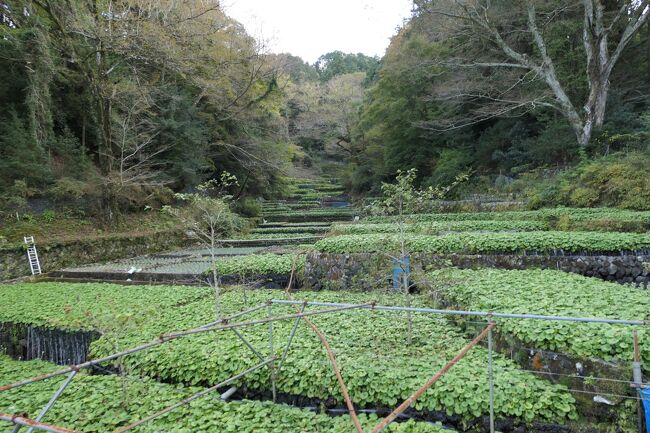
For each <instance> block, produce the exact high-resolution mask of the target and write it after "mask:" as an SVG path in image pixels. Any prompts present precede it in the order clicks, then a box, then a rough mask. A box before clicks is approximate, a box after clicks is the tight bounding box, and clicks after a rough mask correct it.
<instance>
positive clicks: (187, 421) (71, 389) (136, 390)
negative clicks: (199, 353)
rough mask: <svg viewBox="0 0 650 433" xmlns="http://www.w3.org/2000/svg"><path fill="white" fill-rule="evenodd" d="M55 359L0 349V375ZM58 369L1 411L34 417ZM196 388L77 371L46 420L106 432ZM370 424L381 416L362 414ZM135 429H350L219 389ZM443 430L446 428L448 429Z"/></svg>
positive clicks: (420, 426) (7, 396)
mask: <svg viewBox="0 0 650 433" xmlns="http://www.w3.org/2000/svg"><path fill="white" fill-rule="evenodd" d="M59 368H60V367H59V366H56V365H53V364H50V363H46V362H42V361H28V362H24V361H14V360H12V359H10V358H7V357H5V356H2V355H0V382H1V383H3V384H4V383H10V382H14V381H16V380H20V379H24V378H27V377H32V376H36V375H39V374H43V373H47V372H50V371H55V370H57V369H59ZM63 380H64V376H61V377H58V378H55V379H49V380H47V381H44V382H39V383H36V384H33V385H29V386H26V387H23V388H19V389H15V390H11V391H8V392H1V393H0V411H2V412H6V413H27V414H28V415H29V416H31V417H35V416H36V414H37V413H38V411H40V409H41V408H42V407H43V406H44V405H45V404H46V403H47V401H48V400H49V398H50V397H51V395H52V393H53V392H54V390H55V389H56V387H57V386H58V385H59V384H60V383H61V382H62V381H63ZM200 390H201V388H198V387H191V386H182V385H169V384H162V383H158V382H155V381H154V380H151V379H148V378H141V377H133V376H131V377H130V378H129V379H128V381H127V386H126V394H124V393H123V391H124V389H123V388H122V382H121V380H120V378H119V377H118V376H93V375H88V374H84V373H82V374H79V375H77V377H75V379H74V380H73V381H72V383H71V384H70V385H69V386H68V388H67V389H66V391H65V393H64V394H63V395H62V396H61V397H60V398H59V399H58V400H57V402H56V404H55V405H54V407H53V408H52V410H51V411H50V412H49V413H48V414H47V416H46V418H45V419H44V421H45V422H49V423H53V424H57V425H61V426H65V427H68V428H73V429H75V430H79V431H83V432H86V433H95V432H97V433H106V432H110V431H113V430H115V429H117V428H119V427H122V426H124V425H126V424H128V423H130V422H134V421H137V420H139V419H141V418H143V417H145V416H147V415H150V414H152V413H155V412H157V411H159V410H161V409H164V408H165V407H167V406H170V405H172V404H174V403H176V402H178V401H179V400H182V399H183V398H186V397H189V396H190V395H192V394H194V393H196V392H199V391H200ZM360 421H361V422H362V425H363V426H364V427H365V428H367V429H368V430H369V429H370V428H371V426H374V425H376V424H377V423H378V422H379V418H377V417H376V416H373V415H370V416H367V415H364V414H361V415H360ZM12 429H13V427H11V425H10V424H9V423H3V422H0V431H6V432H9V431H12ZM387 430H388V431H390V432H402V433H407V432H408V433H437V432H440V431H442V429H441V428H439V427H436V426H434V425H431V424H426V423H421V422H415V421H410V422H408V423H403V424H398V423H393V424H391V425H390V426H389V428H388V429H387ZM133 431H134V432H140V433H145V432H146V433H153V432H162V431H164V432H166V433H193V432H208V431H211V432H232V433H240V432H251V433H252V432H257V433H261V432H277V433H285V432H296V433H299V432H307V431H309V432H322V433H326V432H327V433H329V432H339V433H347V432H350V433H351V432H354V431H356V430H355V429H354V427H353V425H352V422H351V420H350V417H349V416H347V415H346V416H341V417H329V416H327V415H324V414H316V413H313V412H310V411H307V410H302V409H297V408H293V407H290V406H287V405H283V404H273V403H270V402H258V401H249V400H243V401H236V402H230V403H225V402H223V401H222V400H221V399H220V398H219V394H218V393H217V392H215V393H213V394H209V395H208V396H206V397H202V398H200V399H198V400H195V401H194V402H192V403H191V404H190V405H187V406H183V407H181V408H178V409H175V410H174V411H172V412H171V413H169V414H167V415H165V416H162V417H160V418H157V419H155V420H153V421H150V422H148V423H146V424H145V425H143V426H141V427H137V428H136V429H134V430H133ZM446 431H449V430H446Z"/></svg>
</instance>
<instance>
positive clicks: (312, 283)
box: [304, 252, 650, 290]
mask: <svg viewBox="0 0 650 433" xmlns="http://www.w3.org/2000/svg"><path fill="white" fill-rule="evenodd" d="M411 263H412V269H413V272H417V271H427V270H431V269H436V268H440V267H443V266H457V267H459V268H464V269H468V268H481V267H491V268H498V269H522V270H523V269H533V268H541V269H557V270H561V271H565V272H573V273H576V274H580V275H584V276H588V277H596V278H601V279H603V280H606V281H614V282H618V283H623V284H634V285H635V286H636V287H640V288H644V289H648V285H649V284H650V255H648V254H644V255H633V254H630V255H618V256H613V255H599V256H585V255H583V256H549V255H468V254H447V255H435V254H414V255H412V256H411ZM392 269H393V264H392V260H391V258H390V257H386V256H382V255H379V254H369V253H356V254H329V253H319V252H312V253H310V254H308V255H307V260H306V263H305V277H304V285H305V287H306V288H309V289H312V290H322V289H328V290H373V289H376V288H378V287H387V286H389V285H390V284H391V281H390V278H391V275H392Z"/></svg>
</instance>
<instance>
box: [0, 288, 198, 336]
mask: <svg viewBox="0 0 650 433" xmlns="http://www.w3.org/2000/svg"><path fill="white" fill-rule="evenodd" d="M0 293H1V294H2V297H3V298H4V299H12V300H13V301H12V302H5V303H2V306H0V323H2V322H12V323H24V324H31V325H36V326H40V327H48V328H64V329H72V330H74V329H84V330H91V329H92V328H93V320H94V317H96V316H105V315H109V314H114V313H115V312H118V313H119V315H120V316H122V317H129V316H147V315H148V314H150V313H155V312H156V311H157V310H158V309H166V308H170V309H171V308H175V307H176V306H180V305H183V304H189V303H193V302H195V301H197V300H199V299H205V297H206V296H208V295H209V294H210V289H209V288H204V287H189V286H176V287H173V288H172V287H166V288H162V289H161V290H157V289H155V290H154V289H152V288H146V287H133V286H120V285H114V284H94V283H86V284H70V283H54V282H50V283H42V284H30V283H25V284H7V285H1V286H0Z"/></svg>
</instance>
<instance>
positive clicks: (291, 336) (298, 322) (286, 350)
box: [278, 304, 305, 371]
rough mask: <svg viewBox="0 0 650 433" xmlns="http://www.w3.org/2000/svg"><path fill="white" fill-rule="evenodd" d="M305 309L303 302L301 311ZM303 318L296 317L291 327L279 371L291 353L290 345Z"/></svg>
mask: <svg viewBox="0 0 650 433" xmlns="http://www.w3.org/2000/svg"><path fill="white" fill-rule="evenodd" d="M304 311H305V304H302V307H300V313H301V314H302V313H303V312H304ZM301 320H302V319H301V318H300V317H298V318H296V321H295V322H293V328H292V329H291V334H290V335H289V341H287V345H286V346H284V352H282V358H281V359H280V363H279V365H278V371H280V370H281V369H282V366H283V365H284V360H285V359H287V354H288V353H289V347H290V346H291V342H292V341H293V337H294V336H295V335H296V330H297V329H298V325H299V324H300V321H301Z"/></svg>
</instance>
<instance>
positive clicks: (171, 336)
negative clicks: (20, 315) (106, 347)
mask: <svg viewBox="0 0 650 433" xmlns="http://www.w3.org/2000/svg"><path fill="white" fill-rule="evenodd" d="M369 305H370V304H359V305H346V306H344V307H337V308H331V309H327V310H315V311H307V312H303V313H296V314H288V315H285V316H274V317H271V318H266V319H258V320H251V321H248V322H236V323H226V324H223V325H219V326H211V327H208V328H202V327H199V328H194V329H190V330H187V331H181V332H176V333H171V334H163V335H161V336H160V337H159V338H158V339H157V340H153V341H150V342H149V343H145V344H142V345H140V346H137V347H133V348H131V349H127V350H124V351H122V352H117V353H113V354H111V355H107V356H104V357H103V358H98V359H95V360H92V361H86V362H83V363H81V364H78V365H73V366H71V367H67V368H64V369H62V370H58V371H53V372H51V373H46V374H42V375H40V376H36V377H32V378H29V379H24V380H21V381H19V382H15V383H10V384H7V385H3V386H0V392H1V391H8V390H10V389H14V388H19V387H21V386H25V385H29V384H31V383H35V382H39V381H42V380H45V379H50V378H52V377H56V376H60V375H62V374H66V373H70V372H71V371H74V370H80V369H82V368H88V367H92V366H93V365H97V364H102V363H104V362H107V361H111V360H113V359H116V358H119V357H122V356H126V355H130V354H133V353H136V352H141V351H143V350H147V349H150V348H152V347H156V346H160V345H162V344H164V343H167V342H169V341H172V340H176V339H178V338H182V337H187V336H190V335H195V334H202V333H205V332H213V331H222V330H226V329H235V328H242V327H246V326H252V325H259V324H263V323H269V322H275V321H279V320H288V319H293V318H297V317H306V316H316V315H320V314H329V313H335V312H338V311H345V310H352V309H355V308H364V307H368V306H369Z"/></svg>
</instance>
